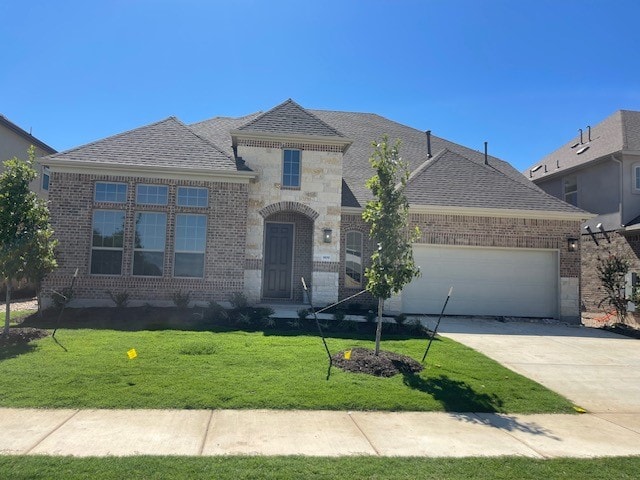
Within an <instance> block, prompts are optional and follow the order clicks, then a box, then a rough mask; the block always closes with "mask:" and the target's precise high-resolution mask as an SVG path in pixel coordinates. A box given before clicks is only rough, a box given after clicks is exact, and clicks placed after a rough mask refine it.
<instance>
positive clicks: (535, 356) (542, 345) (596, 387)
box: [423, 317, 640, 414]
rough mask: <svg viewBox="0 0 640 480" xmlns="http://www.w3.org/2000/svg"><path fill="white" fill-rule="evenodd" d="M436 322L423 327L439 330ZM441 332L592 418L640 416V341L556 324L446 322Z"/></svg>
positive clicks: (430, 321) (467, 320)
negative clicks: (585, 411) (617, 414)
mask: <svg viewBox="0 0 640 480" xmlns="http://www.w3.org/2000/svg"><path fill="white" fill-rule="evenodd" d="M436 320H437V319H435V318H431V317H429V318H427V319H424V320H423V323H424V324H425V325H427V326H428V327H429V328H433V326H435V322H436ZM438 332H439V333H440V334H442V335H443V336H445V337H449V338H451V339H453V340H455V341H457V342H460V343H462V344H464V345H467V346H469V347H471V348H473V349H475V350H477V351H479V352H481V353H483V354H485V355H487V356H488V357H490V358H493V359H494V360H496V361H498V362H500V363H501V364H502V365H505V366H506V367H508V368H510V369H511V370H513V371H515V372H517V373H520V374H521V375H524V376H526V377H528V378H531V379H533V380H535V381H536V382H538V383H540V384H542V385H544V386H546V387H547V388H550V389H551V390H553V391H555V392H558V393H560V394H561V395H563V396H565V397H567V398H568V399H570V400H571V401H572V402H574V403H575V404H576V405H579V406H581V407H583V408H585V409H587V410H588V411H589V412H592V413H635V414H637V413H640V340H636V339H631V338H627V337H623V336H620V335H615V334H612V333H608V332H603V331H601V330H597V329H592V328H586V327H572V326H564V325H558V324H552V325H547V324H541V323H523V322H498V321H495V320H487V319H478V318H444V319H443V320H442V322H441V324H440V327H439V330H438Z"/></svg>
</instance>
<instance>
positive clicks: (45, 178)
mask: <svg viewBox="0 0 640 480" xmlns="http://www.w3.org/2000/svg"><path fill="white" fill-rule="evenodd" d="M42 189H43V190H49V167H42Z"/></svg>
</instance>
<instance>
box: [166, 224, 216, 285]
mask: <svg viewBox="0 0 640 480" xmlns="http://www.w3.org/2000/svg"><path fill="white" fill-rule="evenodd" d="M179 216H184V217H202V218H204V250H202V251H195V250H178V248H177V245H178V217H179ZM207 228H208V218H207V215H205V214H201V213H176V215H175V231H174V233H173V263H172V270H173V272H172V274H173V278H195V279H204V277H205V269H206V266H207ZM178 253H193V254H199V255H202V276H198V277H185V276H182V275H176V273H175V272H176V255H177V254H178Z"/></svg>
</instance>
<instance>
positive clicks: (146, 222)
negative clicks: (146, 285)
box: [133, 212, 167, 277]
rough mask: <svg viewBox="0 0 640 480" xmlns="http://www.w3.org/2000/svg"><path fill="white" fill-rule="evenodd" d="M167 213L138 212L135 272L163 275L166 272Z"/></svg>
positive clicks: (137, 273) (145, 274) (134, 260)
mask: <svg viewBox="0 0 640 480" xmlns="http://www.w3.org/2000/svg"><path fill="white" fill-rule="evenodd" d="M166 230H167V214H166V213H151V212H143V213H138V214H136V231H135V240H134V245H133V246H134V248H133V274H134V275H144V276H153V277H161V276H162V274H163V272H164V245H165V237H166Z"/></svg>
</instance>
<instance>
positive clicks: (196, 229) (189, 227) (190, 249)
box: [173, 214, 207, 278]
mask: <svg viewBox="0 0 640 480" xmlns="http://www.w3.org/2000/svg"><path fill="white" fill-rule="evenodd" d="M206 238H207V217H206V216H205V215H187V214H179V215H176V242H175V261H174V264H173V275H174V276H175V277H196V278H202V277H204V250H205V245H206Z"/></svg>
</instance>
